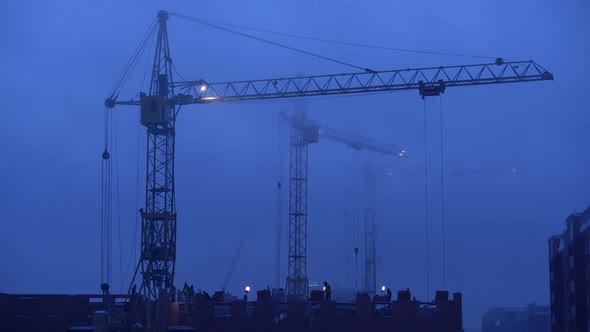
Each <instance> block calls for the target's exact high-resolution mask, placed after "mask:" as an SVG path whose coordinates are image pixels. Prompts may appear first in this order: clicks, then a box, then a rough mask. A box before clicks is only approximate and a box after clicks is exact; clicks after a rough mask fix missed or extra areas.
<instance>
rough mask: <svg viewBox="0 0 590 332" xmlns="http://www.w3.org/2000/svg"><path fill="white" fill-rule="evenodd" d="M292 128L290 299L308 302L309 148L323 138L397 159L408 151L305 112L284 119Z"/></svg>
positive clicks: (290, 168)
mask: <svg viewBox="0 0 590 332" xmlns="http://www.w3.org/2000/svg"><path fill="white" fill-rule="evenodd" d="M284 118H285V119H286V120H287V121H288V122H289V124H290V127H291V135H290V167H289V170H290V173H289V256H288V261H289V266H288V275H287V298H288V299H289V300H304V299H305V298H306V296H307V294H308V285H309V280H308V278H307V168H308V145H309V144H312V143H317V142H318V140H319V137H323V138H326V139H329V140H332V141H336V142H340V143H344V144H346V145H348V146H349V147H350V148H353V149H355V150H369V151H373V152H378V153H383V154H387V155H390V156H395V157H405V156H406V151H405V150H403V149H402V148H401V147H399V146H397V145H395V144H389V143H385V142H381V141H378V140H375V139H372V138H368V137H365V136H362V135H360V134H355V133H349V132H345V131H342V130H337V129H331V128H326V127H322V126H320V125H319V124H317V123H316V122H313V121H311V120H309V119H308V118H307V116H306V114H305V113H304V112H296V113H295V114H294V115H293V116H292V117H291V118H288V117H287V116H284Z"/></svg>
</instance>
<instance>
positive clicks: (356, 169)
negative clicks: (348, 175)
mask: <svg viewBox="0 0 590 332" xmlns="http://www.w3.org/2000/svg"><path fill="white" fill-rule="evenodd" d="M358 187H359V167H358V150H356V149H353V150H352V196H353V213H352V215H353V224H354V256H355V258H354V259H355V262H354V285H355V287H358V252H359V226H358V224H359V221H358V219H359V218H358V209H359V193H358V191H359V189H358Z"/></svg>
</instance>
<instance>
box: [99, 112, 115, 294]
mask: <svg viewBox="0 0 590 332" xmlns="http://www.w3.org/2000/svg"><path fill="white" fill-rule="evenodd" d="M108 112H109V109H108V108H107V107H105V112H104V122H105V126H104V151H103V153H102V156H101V157H102V161H101V211H100V216H101V232H100V235H101V242H100V282H101V284H104V283H107V284H109V283H110V280H111V278H110V276H111V229H110V228H111V197H112V186H111V185H112V176H111V159H110V153H109V152H108V151H109V113H108Z"/></svg>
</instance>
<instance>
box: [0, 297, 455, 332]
mask: <svg viewBox="0 0 590 332" xmlns="http://www.w3.org/2000/svg"><path fill="white" fill-rule="evenodd" d="M224 297H225V296H224V293H223V292H217V293H215V294H214V295H213V296H212V297H208V296H206V295H204V294H201V293H199V294H196V295H195V296H194V297H193V298H191V299H190V301H182V302H178V301H172V302H168V301H169V300H170V299H167V298H161V299H160V301H159V302H158V304H157V305H160V306H166V305H170V310H169V314H168V317H167V321H166V322H163V321H160V322H159V323H160V324H159V325H161V326H163V325H167V326H168V327H167V329H168V330H169V331H177V330H182V331H228V332H229V331H244V332H247V331H269V332H273V331H339V332H347V331H350V332H353V331H354V332H356V331H358V332H361V331H413V332H427V331H439V332H461V331H462V314H461V312H462V311H461V306H462V301H461V293H454V294H452V298H449V294H448V292H446V291H438V292H436V298H435V299H434V300H433V301H430V302H420V301H418V300H416V299H415V298H413V297H412V296H411V293H410V291H408V290H404V291H399V292H398V293H397V298H396V299H393V301H390V299H389V298H388V297H387V296H379V295H377V296H375V297H374V298H373V299H371V298H370V297H369V295H368V294H366V293H359V294H358V295H357V298H356V301H355V302H348V303H337V302H334V301H326V300H324V299H323V292H321V291H312V293H311V298H310V299H309V300H308V301H296V302H276V301H275V299H273V298H272V296H271V291H269V290H262V291H258V292H257V298H256V300H255V301H248V300H247V298H244V299H239V300H233V301H226V300H225V298H224ZM109 299H110V302H108V303H107V302H105V301H106V300H107V298H106V297H105V296H102V295H30V294H29V295H23V294H0V326H2V327H4V328H5V330H6V331H15V332H17V331H18V332H64V331H93V330H94V331H112V330H117V331H144V326H145V324H146V322H147V321H146V317H145V311H144V308H145V304H146V303H145V302H146V301H145V299H144V298H143V296H141V295H135V296H130V297H127V296H126V295H116V296H114V295H113V296H110V297H109ZM108 312H111V313H113V314H112V315H109V314H108ZM153 312H156V310H154V311H153ZM125 322H127V323H125ZM126 325H129V326H126Z"/></svg>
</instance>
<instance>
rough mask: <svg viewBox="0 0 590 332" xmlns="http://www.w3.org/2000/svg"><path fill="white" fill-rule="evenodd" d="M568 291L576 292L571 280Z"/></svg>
mask: <svg viewBox="0 0 590 332" xmlns="http://www.w3.org/2000/svg"><path fill="white" fill-rule="evenodd" d="M570 292H572V294H573V293H575V292H576V284H575V283H574V281H573V280H572V281H570Z"/></svg>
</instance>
